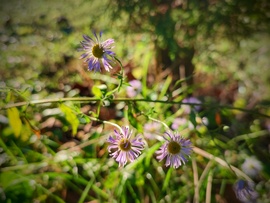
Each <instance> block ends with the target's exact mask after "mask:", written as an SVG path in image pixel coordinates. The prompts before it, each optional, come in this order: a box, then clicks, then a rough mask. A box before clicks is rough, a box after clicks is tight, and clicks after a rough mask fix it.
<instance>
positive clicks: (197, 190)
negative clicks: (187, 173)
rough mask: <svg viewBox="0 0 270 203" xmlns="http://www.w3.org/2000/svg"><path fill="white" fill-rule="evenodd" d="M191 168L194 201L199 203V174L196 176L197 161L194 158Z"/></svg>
mask: <svg viewBox="0 0 270 203" xmlns="http://www.w3.org/2000/svg"><path fill="white" fill-rule="evenodd" d="M192 169H193V180H194V187H195V192H194V199H193V202H194V203H199V187H198V186H199V182H198V180H199V176H198V167H197V162H196V160H195V159H192Z"/></svg>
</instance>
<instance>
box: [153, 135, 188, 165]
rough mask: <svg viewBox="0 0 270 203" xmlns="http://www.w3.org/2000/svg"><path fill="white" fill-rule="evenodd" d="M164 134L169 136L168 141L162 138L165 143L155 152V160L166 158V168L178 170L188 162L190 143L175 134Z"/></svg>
mask: <svg viewBox="0 0 270 203" xmlns="http://www.w3.org/2000/svg"><path fill="white" fill-rule="evenodd" d="M166 134H167V135H168V136H169V139H167V138H166V137H164V138H165V139H166V142H165V143H164V144H163V145H162V146H161V147H160V149H159V150H158V151H157V152H156V153H157V155H158V156H157V159H158V160H159V161H161V160H163V159H165V158H166V163H165V165H166V166H173V167H174V168H178V167H179V166H181V165H182V164H185V163H186V162H187V161H188V160H187V157H189V156H190V154H191V152H192V147H191V142H190V140H188V139H184V138H183V137H181V136H180V135H178V134H177V133H175V134H173V133H166Z"/></svg>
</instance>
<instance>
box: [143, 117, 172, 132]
mask: <svg viewBox="0 0 270 203" xmlns="http://www.w3.org/2000/svg"><path fill="white" fill-rule="evenodd" d="M144 115H145V114H144ZM145 116H146V117H147V118H148V119H150V120H152V121H155V122H158V123H161V124H162V125H164V126H165V127H166V128H168V130H171V129H170V128H169V126H168V125H167V124H166V123H164V122H163V121H160V120H157V119H155V118H152V117H151V116H147V115H145Z"/></svg>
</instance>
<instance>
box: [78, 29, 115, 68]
mask: <svg viewBox="0 0 270 203" xmlns="http://www.w3.org/2000/svg"><path fill="white" fill-rule="evenodd" d="M94 35H95V40H94V39H92V38H90V37H89V36H87V35H83V38H84V41H81V45H82V49H83V50H84V51H85V53H84V54H82V55H81V59H83V58H85V60H84V62H87V64H88V69H89V70H90V71H92V70H94V71H101V68H104V69H105V70H106V71H110V69H112V66H111V65H110V63H111V62H112V60H111V59H109V58H108V57H113V56H114V55H115V53H114V52H113V51H111V49H112V48H113V44H114V39H107V40H106V41H104V42H101V36H102V32H100V34H99V36H97V34H96V33H94Z"/></svg>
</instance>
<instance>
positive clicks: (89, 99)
mask: <svg viewBox="0 0 270 203" xmlns="http://www.w3.org/2000/svg"><path fill="white" fill-rule="evenodd" d="M65 101H74V102H80V103H84V102H97V101H101V99H100V98H96V97H66V98H55V99H41V100H32V101H28V102H18V103H10V104H7V105H6V106H4V107H0V110H2V109H9V108H12V107H20V106H26V105H38V104H47V103H58V102H65ZM111 101H112V102H153V103H164V104H179V105H181V104H182V105H190V106H193V105H201V106H205V107H211V108H224V109H231V110H239V111H242V112H246V113H251V114H256V115H259V116H263V117H266V118H270V115H267V114H262V113H260V112H257V111H254V110H249V109H244V108H237V107H233V106H228V105H215V104H212V103H201V104H198V103H186V102H179V101H174V100H150V99H143V98H140V99H137V98H135V99H134V98H114V99H112V100H111Z"/></svg>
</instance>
